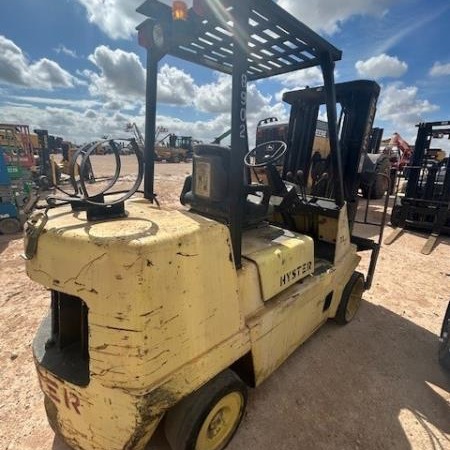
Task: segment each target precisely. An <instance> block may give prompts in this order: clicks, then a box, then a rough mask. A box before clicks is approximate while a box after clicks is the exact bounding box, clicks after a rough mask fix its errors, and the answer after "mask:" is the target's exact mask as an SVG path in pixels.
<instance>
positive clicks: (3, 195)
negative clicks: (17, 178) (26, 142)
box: [0, 147, 22, 234]
mask: <svg viewBox="0 0 450 450" xmlns="http://www.w3.org/2000/svg"><path fill="white" fill-rule="evenodd" d="M21 228H22V223H21V217H20V211H19V208H18V206H17V202H16V195H15V192H14V189H13V186H12V184H11V177H10V175H9V172H8V165H7V162H6V159H5V156H4V152H3V150H2V148H1V147H0V233H2V234H14V233H18V232H19V231H20V230H21Z"/></svg>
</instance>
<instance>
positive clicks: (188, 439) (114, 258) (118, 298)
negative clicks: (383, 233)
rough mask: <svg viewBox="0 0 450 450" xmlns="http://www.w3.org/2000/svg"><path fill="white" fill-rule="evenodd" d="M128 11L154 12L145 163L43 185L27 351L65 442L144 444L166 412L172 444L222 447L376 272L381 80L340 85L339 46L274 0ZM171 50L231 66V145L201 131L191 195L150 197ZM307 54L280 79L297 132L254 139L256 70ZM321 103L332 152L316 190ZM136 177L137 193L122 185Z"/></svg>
mask: <svg viewBox="0 0 450 450" xmlns="http://www.w3.org/2000/svg"><path fill="white" fill-rule="evenodd" d="M138 11H139V12H140V13H142V14H143V15H145V16H146V17H147V19H146V20H145V22H143V23H142V24H141V25H140V26H139V27H138V30H139V33H138V35H139V42H140V44H141V45H142V46H144V47H145V48H146V49H147V52H148V61H147V90H146V92H147V99H146V132H145V136H146V142H145V152H144V153H145V154H144V157H145V166H144V165H143V163H142V160H141V152H140V151H139V150H138V149H137V150H135V154H136V156H137V158H138V162H139V171H138V174H137V177H136V178H137V179H136V183H135V186H134V187H133V189H132V190H131V191H129V192H128V193H126V194H124V195H123V196H122V197H121V198H117V196H119V195H121V193H117V192H116V193H115V194H116V195H115V196H110V197H106V194H105V195H104V193H102V194H98V195H96V196H95V197H90V196H89V195H88V193H87V190H86V189H85V186H84V177H83V170H81V176H80V180H79V191H80V192H78V194H77V195H72V196H67V197H61V196H58V197H55V196H53V197H51V198H49V200H48V202H49V203H48V208H49V210H48V212H41V213H39V214H38V215H36V216H34V217H33V218H31V219H30V221H29V223H28V227H27V238H26V242H25V254H26V255H27V258H28V261H27V273H28V274H29V276H30V277H31V278H32V279H33V280H35V281H37V282H38V283H40V284H42V285H44V286H46V287H47V288H48V289H49V290H50V292H51V313H50V315H49V316H48V318H47V319H45V320H44V321H43V323H42V325H41V327H40V329H39V331H38V333H37V335H36V338H35V340H34V343H33V353H34V358H35V362H36V367H37V373H38V377H39V380H40V384H41V387H42V389H43V391H44V393H45V406H46V410H47V415H48V418H49V421H50V423H51V425H52V426H53V427H54V428H55V430H56V431H57V432H58V433H60V434H61V435H62V436H63V437H64V439H65V440H66V441H67V442H68V443H69V445H70V446H71V447H73V448H76V449H96V450H101V449H105V450H118V449H143V448H144V447H145V445H146V444H147V442H148V440H149V439H150V437H151V435H152V434H153V433H154V431H155V429H156V428H157V426H158V424H159V423H160V422H161V421H162V419H163V418H164V421H163V422H162V426H164V430H165V433H166V436H167V438H168V441H169V444H170V446H171V447H172V448H173V449H174V450H188V449H189V450H192V449H196V450H222V449H224V448H225V447H226V445H227V444H228V443H229V442H230V440H231V439H232V437H233V435H234V433H235V431H236V429H237V427H238V426H239V423H240V421H241V419H242V417H243V414H244V411H245V407H246V403H247V385H251V386H257V385H259V384H260V383H262V382H263V381H264V380H265V379H267V377H269V376H270V375H271V374H272V373H273V372H274V371H275V370H276V369H277V368H278V367H279V366H280V365H281V364H282V363H283V361H285V360H286V358H287V357H288V356H289V355H290V354H291V353H292V352H293V351H294V350H295V349H296V348H297V347H298V346H299V345H301V344H302V343H303V342H304V341H305V340H306V339H307V338H308V337H309V336H311V335H312V334H313V333H314V332H315V331H316V330H317V329H318V328H319V327H320V326H321V325H322V324H324V323H325V322H326V321H327V320H328V319H335V320H336V321H337V322H338V323H340V324H345V323H348V322H350V321H351V320H352V319H353V318H354V317H355V315H356V313H357V310H358V308H359V305H360V304H361V300H362V295H363V292H364V290H365V289H367V288H369V287H370V283H371V280H372V276H373V271H374V270H375V265H376V260H377V256H378V252H377V250H378V247H377V243H376V242H374V241H373V240H372V239H368V238H359V237H357V236H355V233H354V228H355V227H354V226H353V225H354V223H355V222H356V220H355V203H356V202H355V196H356V191H355V189H356V190H357V181H358V178H359V168H360V166H361V164H360V158H361V152H362V151H365V147H366V143H367V141H368V139H369V133H370V129H371V127H372V123H373V115H374V112H375V107H376V102H377V97H378V92H379V87H378V85H377V84H376V83H374V82H361V83H357V82H356V83H353V84H348V85H345V84H342V85H340V86H339V87H338V88H337V87H336V85H335V84H334V66H335V61H338V60H339V59H340V58H341V52H340V51H339V50H338V49H337V48H335V47H334V46H333V45H331V44H330V43H329V42H327V41H326V40H325V39H323V38H321V37H320V36H319V35H317V34H316V33H315V32H313V31H312V30H311V29H309V28H308V27H306V26H305V25H304V24H303V23H301V22H299V21H298V20H297V19H295V18H294V17H293V16H291V15H290V14H289V13H287V12H286V11H285V10H283V9H282V8H281V7H280V6H279V5H278V4H277V3H276V2H273V1H272V0H257V1H256V0H223V1H217V0H194V6H193V8H189V9H188V8H187V6H186V5H185V3H184V2H181V1H175V2H174V4H173V8H170V7H169V6H168V5H166V4H164V3H162V2H160V1H157V0H147V1H146V2H145V3H144V4H143V5H142V6H141V7H139V9H138ZM203 41H207V42H208V43H209V44H208V45H201V44H199V43H201V42H203ZM276 48H279V49H280V50H276ZM223 49H225V50H223ZM274 52H277V53H274ZM166 55H171V56H174V57H178V58H181V59H183V60H186V61H190V62H193V63H197V64H199V65H202V66H204V67H206V68H210V69H213V70H218V71H220V72H222V73H225V74H229V75H231V77H232V83H231V84H232V89H231V92H230V100H231V101H230V102H229V104H230V106H231V111H230V112H231V124H232V132H231V146H230V147H225V146H223V147H222V146H218V145H212V144H208V145H206V144H205V145H198V146H196V147H195V149H194V155H193V174H192V176H191V177H188V178H187V179H186V183H185V186H184V189H183V192H182V195H181V200H182V202H183V203H184V204H185V205H187V206H188V207H189V211H187V210H180V209H171V210H169V209H165V208H161V207H159V205H156V204H155V203H156V197H155V190H154V181H155V177H154V169H155V165H154V163H155V160H154V157H155V156H154V148H155V128H156V108H157V92H158V63H159V61H160V60H161V59H162V58H163V57H164V56H166ZM277 55H278V56H277ZM281 55H282V56H281ZM310 67H319V68H320V69H321V70H322V74H323V79H324V86H323V87H322V88H320V89H319V88H318V89H309V90H305V91H297V92H292V93H287V94H285V100H286V101H287V102H288V103H289V104H290V105H291V118H292V120H291V122H290V126H289V131H288V135H289V139H288V142H289V143H291V142H292V143H293V144H292V145H286V143H285V142H280V141H272V142H271V143H267V142H265V143H263V144H262V145H260V146H257V147H256V148H254V149H253V150H250V149H249V145H248V134H247V133H248V129H247V86H248V83H249V82H251V81H255V80H260V79H264V78H268V77H273V76H277V75H281V74H283V73H288V72H293V71H295V70H302V69H306V68H310ZM346 87H348V88H349V89H350V87H352V88H353V89H355V90H356V91H358V93H359V94H360V96H359V97H360V98H361V97H363V98H364V99H365V101H364V106H361V110H360V114H356V115H353V114H351V113H349V114H346V115H345V117H344V118H343V122H342V123H343V125H342V126H343V128H345V129H346V130H347V133H345V134H344V135H342V134H341V139H339V133H338V120H337V107H336V99H337V101H338V102H339V103H340V104H347V103H349V104H350V103H352V102H353V100H351V99H350V98H347V97H346V96H345V95H343V94H345V92H346ZM354 101H356V100H354ZM321 105H326V109H327V114H328V118H329V121H328V125H327V129H328V135H329V143H330V153H329V158H328V162H327V165H326V167H325V170H323V171H322V172H321V176H320V177H319V179H318V182H317V183H316V187H317V191H314V192H313V191H310V192H308V191H307V189H306V186H305V183H304V180H305V179H306V175H304V174H307V173H308V168H310V167H311V159H312V156H313V154H314V152H313V148H312V143H313V140H314V135H315V129H316V122H317V116H318V111H319V108H320V106H321ZM295 117H302V118H303V120H302V122H301V123H302V124H303V126H302V127H299V126H297V123H298V122H296V121H295V119H294V118H295ZM343 136H353V137H354V139H355V142H353V141H351V140H349V139H348V140H347V139H344V138H343ZM341 145H342V153H341ZM136 147H137V145H136ZM269 148H271V152H270V154H268V153H267V150H268V149H269ZM90 151H91V150H90V149H86V150H82V153H83V155H82V162H81V168H83V163H84V161H85V160H86V158H88V157H89V154H90V153H89V152H90ZM281 158H284V160H285V161H286V164H285V166H284V170H283V172H282V173H281V174H280V173H279V172H278V171H277V170H276V165H277V160H278V159H281ZM344 161H345V166H344V164H343V162H344ZM255 167H265V168H266V179H267V180H268V183H267V184H264V183H258V182H255V183H252V182H251V178H250V174H249V171H251V170H252V169H253V168H255ZM292 171H295V172H294V173H291V172H292ZM302 172H303V173H302ZM142 177H144V198H140V197H137V198H134V199H130V196H131V195H132V194H133V193H135V192H136V191H137V189H138V188H139V186H140V183H141V181H142ZM290 180H291V181H290ZM319 188H320V192H323V195H324V196H321V194H319ZM108 189H110V190H112V185H111V184H109V185H108ZM112 193H114V192H112ZM359 250H372V256H371V265H370V269H369V271H368V274H367V277H365V276H364V275H363V274H362V273H360V272H358V271H357V268H358V265H359V262H360V259H361V256H360V255H359V254H358V251H359Z"/></svg>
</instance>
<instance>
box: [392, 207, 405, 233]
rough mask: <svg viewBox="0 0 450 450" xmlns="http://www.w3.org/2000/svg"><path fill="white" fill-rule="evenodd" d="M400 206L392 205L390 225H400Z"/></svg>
mask: <svg viewBox="0 0 450 450" xmlns="http://www.w3.org/2000/svg"><path fill="white" fill-rule="evenodd" d="M401 210H402V207H401V206H400V205H394V206H393V207H392V211H391V226H392V227H394V228H397V227H398V226H399V225H400V213H401Z"/></svg>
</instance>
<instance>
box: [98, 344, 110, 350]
mask: <svg viewBox="0 0 450 450" xmlns="http://www.w3.org/2000/svg"><path fill="white" fill-rule="evenodd" d="M107 348H108V344H103V345H99V346H98V347H95V350H106V349H107Z"/></svg>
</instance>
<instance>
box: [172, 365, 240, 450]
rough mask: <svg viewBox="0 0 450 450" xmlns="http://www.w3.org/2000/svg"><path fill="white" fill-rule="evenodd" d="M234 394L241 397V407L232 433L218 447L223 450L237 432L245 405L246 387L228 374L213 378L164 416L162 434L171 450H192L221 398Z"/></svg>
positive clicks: (226, 371) (224, 373) (229, 371)
mask: <svg viewBox="0 0 450 450" xmlns="http://www.w3.org/2000/svg"><path fill="white" fill-rule="evenodd" d="M233 392H238V393H240V394H241V395H242V399H243V405H242V408H241V411H240V416H239V418H238V420H237V422H236V423H235V428H234V430H233V431H232V433H231V434H230V435H229V437H228V439H227V440H226V442H224V443H223V445H222V446H221V447H220V450H222V449H224V448H225V447H226V446H227V445H228V443H229V442H230V441H231V439H232V438H233V436H234V433H235V432H236V430H237V429H238V427H239V424H240V422H241V420H242V418H243V416H244V412H245V407H246V405H247V387H246V385H245V384H244V383H243V381H242V380H241V379H240V378H239V377H238V376H237V375H236V374H235V373H234V372H233V371H231V370H225V371H224V372H222V373H220V374H219V375H217V376H216V377H214V378H213V379H212V380H210V381H209V382H208V383H206V384H205V385H204V386H202V387H201V388H200V389H199V390H197V391H196V392H193V393H192V394H190V395H189V396H188V397H186V398H185V399H183V400H181V402H179V403H178V404H177V405H175V406H174V407H173V408H172V409H171V410H170V411H169V412H168V413H167V415H166V417H165V422H164V431H165V435H166V438H167V441H168V442H169V444H170V447H171V448H172V450H195V448H196V443H197V438H198V435H199V433H200V430H201V428H202V425H203V423H204V422H205V420H206V418H207V417H208V414H209V412H210V411H211V410H212V409H213V408H214V406H215V405H216V404H217V403H218V402H219V401H220V400H221V399H222V398H224V397H225V396H227V395H228V394H230V393H233Z"/></svg>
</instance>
